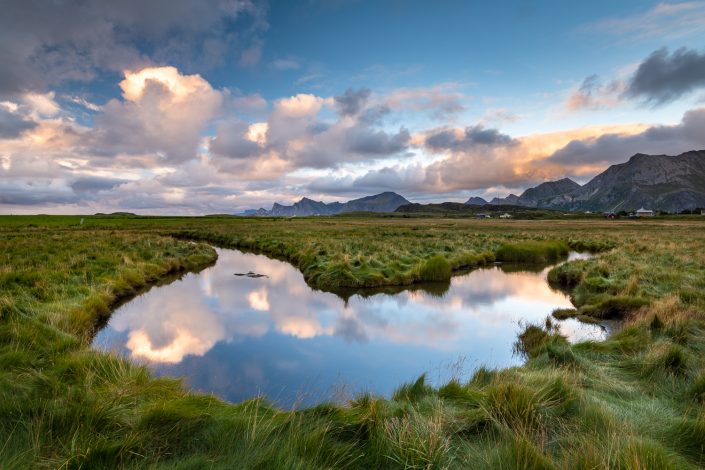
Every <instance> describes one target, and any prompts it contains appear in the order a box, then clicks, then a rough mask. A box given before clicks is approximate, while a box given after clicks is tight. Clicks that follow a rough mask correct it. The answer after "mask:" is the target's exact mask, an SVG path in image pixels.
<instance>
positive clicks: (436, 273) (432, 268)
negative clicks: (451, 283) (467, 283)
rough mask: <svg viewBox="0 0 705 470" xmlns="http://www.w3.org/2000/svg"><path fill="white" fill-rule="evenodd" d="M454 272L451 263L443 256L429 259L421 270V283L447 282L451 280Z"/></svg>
mask: <svg viewBox="0 0 705 470" xmlns="http://www.w3.org/2000/svg"><path fill="white" fill-rule="evenodd" d="M451 273H452V270H451V267H450V263H449V262H448V260H447V259H446V257H445V256H443V255H436V256H432V257H431V258H429V259H427V260H426V261H425V262H424V263H423V265H422V266H421V269H420V270H419V278H420V280H421V281H447V280H449V279H450V276H451Z"/></svg>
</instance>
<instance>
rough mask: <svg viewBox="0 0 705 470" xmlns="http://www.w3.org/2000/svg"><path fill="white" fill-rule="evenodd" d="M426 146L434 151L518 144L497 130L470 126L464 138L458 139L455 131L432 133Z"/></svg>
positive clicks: (426, 141) (446, 130) (444, 130)
mask: <svg viewBox="0 0 705 470" xmlns="http://www.w3.org/2000/svg"><path fill="white" fill-rule="evenodd" d="M425 143H426V146H427V147H429V148H430V149H432V150H436V151H438V150H454V151H464V150H471V149H472V148H474V147H477V146H479V145H485V146H490V147H494V146H510V145H515V144H516V143H517V141H516V140H514V139H513V138H512V137H511V136H509V135H507V134H502V133H501V132H499V131H498V130H497V129H486V128H485V127H483V126H482V125H479V124H478V125H476V126H469V127H466V128H465V132H464V133H463V136H462V137H460V138H459V137H458V136H457V135H456V133H455V131H453V130H451V129H443V130H440V131H437V132H435V133H432V134H431V135H429V136H427V137H426V140H425Z"/></svg>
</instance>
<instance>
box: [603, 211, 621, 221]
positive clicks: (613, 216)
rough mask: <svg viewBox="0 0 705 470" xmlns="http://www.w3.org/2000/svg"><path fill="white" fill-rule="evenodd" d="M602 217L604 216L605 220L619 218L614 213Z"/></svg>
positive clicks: (605, 213) (604, 214) (607, 213)
mask: <svg viewBox="0 0 705 470" xmlns="http://www.w3.org/2000/svg"><path fill="white" fill-rule="evenodd" d="M602 215H603V216H604V218H605V219H616V218H617V217H619V216H618V215H617V214H616V213H614V212H604V213H603V214H602Z"/></svg>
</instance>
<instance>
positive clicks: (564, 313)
mask: <svg viewBox="0 0 705 470" xmlns="http://www.w3.org/2000/svg"><path fill="white" fill-rule="evenodd" d="M551 316H552V317H553V318H555V319H556V320H565V319H567V318H575V317H576V316H578V311H577V310H576V309H574V308H557V309H555V310H554V311H553V312H551Z"/></svg>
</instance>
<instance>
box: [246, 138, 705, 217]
mask: <svg viewBox="0 0 705 470" xmlns="http://www.w3.org/2000/svg"><path fill="white" fill-rule="evenodd" d="M409 204H411V203H410V202H409V201H408V200H406V199H405V198H404V197H402V196H400V195H399V194H397V193H394V192H384V193H380V194H376V195H374V196H367V197H363V198H360V199H353V200H351V201H348V202H331V203H325V202H321V201H314V200H312V199H309V198H306V197H304V198H302V199H301V200H299V201H298V202H296V203H294V204H293V205H290V206H287V205H283V204H278V203H274V205H272V209H271V210H266V209H264V208H261V209H257V210H248V211H245V212H244V213H243V215H250V216H253V215H254V216H275V217H302V216H310V215H335V214H341V213H345V212H357V211H359V212H394V211H396V210H397V209H398V208H399V207H400V206H406V205H409ZM465 205H468V206H487V205H490V206H502V207H505V206H506V207H509V206H520V207H527V208H528V207H530V208H538V209H556V210H562V211H615V212H617V211H633V210H636V209H638V208H641V207H644V208H647V209H652V210H662V211H666V212H680V211H682V210H686V209H695V208H705V150H693V151H690V152H685V153H682V154H680V155H676V156H669V155H646V154H642V153H637V154H636V155H634V156H632V157H631V158H630V159H629V160H628V161H627V162H625V163H620V164H617V165H612V166H610V167H609V168H607V169H606V170H605V171H603V172H602V173H600V174H599V175H597V176H595V177H594V178H593V179H591V180H590V181H588V182H587V183H586V184H584V185H580V184H578V183H576V182H575V181H573V180H571V179H570V178H563V179H560V180H557V181H547V182H544V183H541V184H539V185H538V186H535V187H533V188H529V189H527V190H526V191H524V192H523V193H521V195H519V196H517V195H516V194H509V195H508V196H507V197H504V198H497V197H495V198H493V199H492V200H491V201H489V202H488V201H486V200H485V199H483V198H481V197H477V196H475V197H471V198H470V199H468V200H467V201H466V202H465ZM413 206H414V207H416V206H419V205H418V204H416V205H413ZM439 207H440V206H439ZM443 207H445V206H443ZM443 207H441V208H443ZM445 209H448V207H445ZM445 209H444V210H445ZM417 210H420V209H418V208H417ZM439 210H440V209H439Z"/></svg>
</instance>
